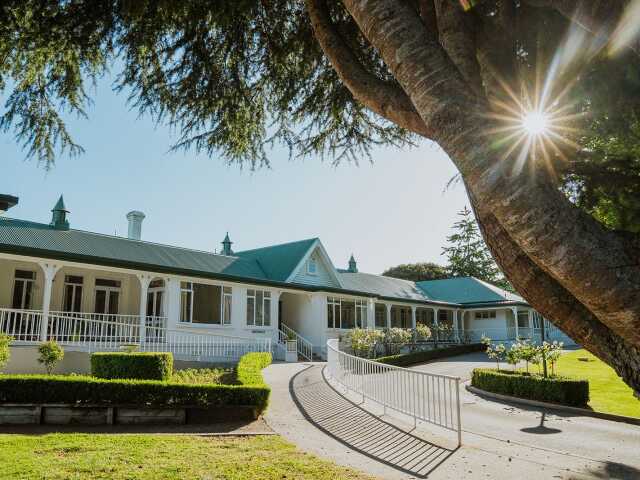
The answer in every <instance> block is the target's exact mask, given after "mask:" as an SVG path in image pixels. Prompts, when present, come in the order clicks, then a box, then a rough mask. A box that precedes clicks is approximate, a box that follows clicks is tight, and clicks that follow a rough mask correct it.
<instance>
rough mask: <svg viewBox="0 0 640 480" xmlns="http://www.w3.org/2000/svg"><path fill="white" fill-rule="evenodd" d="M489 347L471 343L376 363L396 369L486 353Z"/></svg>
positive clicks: (414, 353)
mask: <svg viewBox="0 0 640 480" xmlns="http://www.w3.org/2000/svg"><path fill="white" fill-rule="evenodd" d="M486 348H487V347H486V346H485V345H484V344H482V343H470V344H467V345H454V346H451V347H443V348H436V349H434V350H424V351H420V352H411V353H401V354H399V355H389V356H386V357H380V358H376V362H380V363H386V364H388V365H395V366H396V367H407V366H409V365H415V364H416V363H424V362H428V361H430V360H437V359H438V358H445V357H453V356H455V355H463V354H465V353H472V352H484V350H485V349H486Z"/></svg>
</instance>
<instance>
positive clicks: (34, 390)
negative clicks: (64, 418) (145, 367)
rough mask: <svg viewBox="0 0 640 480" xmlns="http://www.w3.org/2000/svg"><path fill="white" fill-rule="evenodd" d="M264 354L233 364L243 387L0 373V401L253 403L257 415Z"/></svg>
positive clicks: (264, 400)
mask: <svg viewBox="0 0 640 480" xmlns="http://www.w3.org/2000/svg"><path fill="white" fill-rule="evenodd" d="M270 362H271V354H270V353H249V354H247V355H245V356H243V357H242V358H241V359H240V362H239V363H238V367H237V370H238V378H239V379H240V378H242V383H243V385H217V384H203V385H189V384H180V383H172V382H162V381H157V380H134V379H115V380H107V379H103V378H94V377H89V376H82V375H73V376H72V375H50V376H46V375H0V403H3V402H5V403H66V404H79V405H86V404H97V405H122V404H129V405H132V404H133V405H135V404H137V405H149V406H165V405H168V406H193V407H202V408H210V407H217V406H228V405H231V406H255V407H256V409H257V410H258V412H259V413H262V412H263V411H264V410H265V408H266V407H267V405H268V402H269V393H270V389H269V387H268V386H267V385H265V384H264V380H263V378H262V375H261V373H260V370H261V369H262V368H264V367H266V366H267V365H268V364H269V363H270Z"/></svg>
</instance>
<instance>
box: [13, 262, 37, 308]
mask: <svg viewBox="0 0 640 480" xmlns="http://www.w3.org/2000/svg"><path fill="white" fill-rule="evenodd" d="M35 280H36V273H35V272H31V271H29V270H16V276H15V280H14V284H13V302H12V308H15V309H19V310H29V309H31V307H32V305H31V303H32V300H33V285H34V283H35Z"/></svg>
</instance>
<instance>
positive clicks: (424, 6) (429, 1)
mask: <svg viewBox="0 0 640 480" xmlns="http://www.w3.org/2000/svg"><path fill="white" fill-rule="evenodd" d="M434 1H435V0H419V1H418V11H419V12H420V18H422V21H423V22H424V26H425V27H427V30H428V31H430V32H435V33H437V32H438V20H437V18H436V6H435V3H434Z"/></svg>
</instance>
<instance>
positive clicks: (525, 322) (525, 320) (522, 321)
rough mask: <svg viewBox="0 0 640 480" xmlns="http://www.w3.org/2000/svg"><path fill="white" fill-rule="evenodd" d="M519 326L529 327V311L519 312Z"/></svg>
mask: <svg viewBox="0 0 640 480" xmlns="http://www.w3.org/2000/svg"><path fill="white" fill-rule="evenodd" d="M518 327H519V328H528V327H529V312H527V311H519V312H518Z"/></svg>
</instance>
